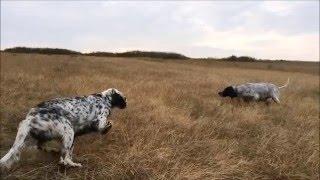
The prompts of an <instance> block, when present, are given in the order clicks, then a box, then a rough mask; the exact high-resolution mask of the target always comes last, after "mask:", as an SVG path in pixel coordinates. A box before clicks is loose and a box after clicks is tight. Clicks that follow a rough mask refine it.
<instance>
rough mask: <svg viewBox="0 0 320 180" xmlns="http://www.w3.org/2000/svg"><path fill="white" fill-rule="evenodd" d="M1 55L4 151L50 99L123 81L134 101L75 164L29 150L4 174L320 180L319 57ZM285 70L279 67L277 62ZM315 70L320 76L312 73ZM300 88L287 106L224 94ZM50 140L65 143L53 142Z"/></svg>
mask: <svg viewBox="0 0 320 180" xmlns="http://www.w3.org/2000/svg"><path fill="white" fill-rule="evenodd" d="M237 66H239V65H235V64H234V63H227V62H224V63H220V62H219V63H218V64H217V63H206V62H198V61H197V62H194V61H192V60H188V61H174V60H168V61H159V60H155V61H152V60H148V59H128V58H97V57H83V56H57V55H55V56H46V55H31V54H29V55H24V54H5V53H2V54H1V104H0V105H1V120H0V123H1V124H0V126H1V134H0V142H1V147H0V156H3V155H4V154H5V153H6V151H7V150H8V149H9V148H10V146H11V145H12V143H13V141H14V138H15V134H16V128H17V125H18V123H19V121H21V120H22V119H23V118H24V117H25V115H26V113H27V112H28V110H29V109H30V108H31V107H32V106H34V105H36V104H37V103H39V102H40V101H43V100H46V99H50V98H55V97H60V96H75V95H85V94H90V93H94V92H99V91H102V90H104V89H107V88H110V87H116V88H118V89H119V90H121V91H123V92H124V93H125V94H126V96H127V97H128V107H127V109H125V110H121V111H120V110H115V112H113V114H112V116H111V117H110V119H111V120H112V121H114V126H113V127H112V130H111V131H110V133H109V134H107V135H105V136H102V135H98V134H89V135H85V136H82V137H79V138H78V139H77V140H76V142H75V150H74V154H75V161H79V162H81V163H82V164H83V165H84V167H83V168H81V169H78V168H64V167H61V166H59V165H57V163H58V157H59V156H58V155H55V154H48V153H44V152H40V151H37V150H34V149H26V150H25V151H24V153H23V154H22V157H21V160H20V162H19V163H17V164H15V166H14V167H13V168H12V169H11V170H9V171H3V172H2V174H1V176H2V178H3V179H318V178H319V171H318V168H319V76H318V74H317V73H314V72H318V71H319V69H318V68H319V63H314V64H313V65H312V66H310V65H309V64H306V65H305V66H301V69H302V70H300V72H293V70H292V69H294V68H296V66H295V65H294V64H293V65H292V66H291V64H290V63H288V64H287V66H283V68H284V69H282V70H281V71H279V70H277V69H273V68H272V67H271V68H270V67H268V66H267V68H261V67H264V66H265V65H264V64H261V63H255V64H251V65H250V68H245V67H243V66H242V67H237ZM272 66H273V67H277V63H273V64H272ZM310 72H312V73H310ZM287 77H290V78H291V84H290V85H289V87H288V88H287V89H284V90H282V91H281V92H282V96H281V101H282V103H281V104H280V105H277V104H272V105H271V106H266V105H265V104H264V103H250V104H246V103H241V102H240V103H239V102H234V101H230V100H228V99H221V98H220V97H218V95H217V92H218V91H219V90H220V89H222V88H224V87H225V86H226V85H229V84H237V83H243V82H248V81H249V82H251V81H268V82H273V83H275V84H279V85H280V84H283V83H284V82H285V81H286V79H287ZM49 146H57V144H55V143H49Z"/></svg>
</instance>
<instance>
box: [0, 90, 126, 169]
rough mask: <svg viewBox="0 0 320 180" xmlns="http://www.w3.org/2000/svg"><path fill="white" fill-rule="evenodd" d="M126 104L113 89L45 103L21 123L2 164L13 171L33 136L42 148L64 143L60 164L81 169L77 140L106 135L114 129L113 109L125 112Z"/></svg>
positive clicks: (0, 161) (30, 112)
mask: <svg viewBox="0 0 320 180" xmlns="http://www.w3.org/2000/svg"><path fill="white" fill-rule="evenodd" d="M126 105H127V102H126V97H125V96H124V95H123V94H122V93H121V92H120V91H118V90H117V89H114V88H110V89H108V90H106V91H103V92H101V93H97V94H92V95H89V96H82V97H74V98H58V99H53V100H49V101H45V102H42V103H40V104H38V105H37V106H36V107H34V108H32V109H31V110H30V111H29V113H28V115H27V116H26V119H25V120H23V121H22V122H21V123H20V125H19V128H18V132H17V136H16V139H15V142H14V144H13V146H12V148H11V149H10V150H9V152H8V153H7V154H6V155H5V156H4V157H3V158H2V159H1V160H0V165H1V166H5V167H7V168H10V166H11V165H12V163H13V162H14V161H17V160H19V155H20V151H21V149H22V147H23V146H24V144H25V140H26V138H29V137H30V138H32V139H35V140H36V141H37V146H38V148H39V149H42V146H43V144H44V143H45V142H46V141H50V140H54V139H58V140H61V143H62V149H61V157H60V163H61V164H63V165H69V166H78V167H81V164H80V163H74V162H73V161H72V151H73V142H74V138H75V137H76V136H79V135H82V134H86V133H90V132H100V133H102V134H104V133H107V132H108V131H109V130H110V128H111V126H112V125H111V123H110V122H109V121H108V120H107V118H108V116H109V115H110V113H111V112H110V111H111V109H112V108H114V107H118V108H120V109H123V108H125V107H126Z"/></svg>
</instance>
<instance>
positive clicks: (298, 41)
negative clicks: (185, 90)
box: [1, 1, 319, 61]
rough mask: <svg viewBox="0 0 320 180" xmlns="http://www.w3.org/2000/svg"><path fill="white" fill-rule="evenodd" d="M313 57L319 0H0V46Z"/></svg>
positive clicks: (315, 54) (316, 46)
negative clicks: (169, 0)
mask: <svg viewBox="0 0 320 180" xmlns="http://www.w3.org/2000/svg"><path fill="white" fill-rule="evenodd" d="M14 46H28V47H55V48H67V49H71V50H76V51H81V52H92V51H111V52H123V51H130V50H146V51H168V52H177V53H182V54H184V55H186V56H189V57H195V58H198V57H216V58H220V57H227V56H231V55H237V56H252V57H256V58H260V59H286V60H305V61H319V1H242V2H240V1H173V2H168V1H151V2H150V1H149V2H148V1H67V2H62V1H42V2H41V1H1V49H5V48H9V47H14Z"/></svg>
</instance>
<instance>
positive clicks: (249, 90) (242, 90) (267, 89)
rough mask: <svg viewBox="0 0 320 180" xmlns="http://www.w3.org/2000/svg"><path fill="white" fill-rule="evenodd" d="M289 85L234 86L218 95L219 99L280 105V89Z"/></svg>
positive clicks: (247, 84) (254, 84)
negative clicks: (271, 102)
mask: <svg viewBox="0 0 320 180" xmlns="http://www.w3.org/2000/svg"><path fill="white" fill-rule="evenodd" d="M288 85H289V79H288V80H287V83H286V84H285V85H283V86H281V87H279V86H277V85H274V84H272V83H246V84H241V85H236V86H228V87H226V88H225V89H224V90H223V91H222V92H219V93H218V94H219V95H220V96H221V97H231V98H235V97H239V98H242V99H243V100H245V101H266V102H268V101H269V100H271V99H272V100H273V101H274V102H276V103H280V91H279V90H280V89H281V88H284V87H287V86H288Z"/></svg>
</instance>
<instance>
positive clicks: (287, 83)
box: [279, 78, 290, 89]
mask: <svg viewBox="0 0 320 180" xmlns="http://www.w3.org/2000/svg"><path fill="white" fill-rule="evenodd" d="M289 82H290V78H288V80H287V82H286V84H285V85H283V86H280V87H279V89H281V88H285V87H287V86H288V85H289Z"/></svg>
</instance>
